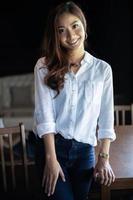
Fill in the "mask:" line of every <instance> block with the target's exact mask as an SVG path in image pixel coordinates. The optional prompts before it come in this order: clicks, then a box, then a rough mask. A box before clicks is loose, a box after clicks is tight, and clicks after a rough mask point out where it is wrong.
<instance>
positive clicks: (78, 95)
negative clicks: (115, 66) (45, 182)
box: [34, 51, 116, 146]
mask: <svg viewBox="0 0 133 200" xmlns="http://www.w3.org/2000/svg"><path fill="white" fill-rule="evenodd" d="M46 73H47V68H46V66H45V59H44V58H40V59H39V60H38V61H37V63H36V66H35V70H34V74H35V112H34V122H35V124H34V132H35V133H36V134H38V136H39V137H40V138H41V137H42V135H44V134H48V133H54V134H57V133H60V134H61V135H62V136H63V137H64V138H66V139H72V138H73V139H75V140H77V141H79V142H83V143H88V144H91V145H93V146H95V145H96V144H97V137H98V139H99V140H100V139H103V138H110V139H111V140H114V139H115V137H116V135H115V132H114V100H113V83H112V70H111V67H110V65H109V64H108V63H106V62H105V61H103V60H100V59H98V58H95V57H94V56H92V55H90V54H89V53H88V52H86V51H85V56H84V58H83V59H82V61H81V67H80V68H79V70H78V72H77V73H76V74H74V73H73V72H71V71H69V72H68V73H66V75H65V83H64V88H63V89H62V90H61V91H60V94H59V95H58V96H57V97H56V98H54V97H55V95H56V91H55V90H52V89H51V88H49V87H48V86H47V85H45V84H44V77H45V75H46ZM97 125H98V131H97V134H96V129H97ZM96 135H97V136H96Z"/></svg>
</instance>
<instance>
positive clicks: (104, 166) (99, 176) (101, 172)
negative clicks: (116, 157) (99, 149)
mask: <svg viewBox="0 0 133 200" xmlns="http://www.w3.org/2000/svg"><path fill="white" fill-rule="evenodd" d="M94 178H95V180H96V181H97V180H99V181H100V183H101V184H104V185H107V186H110V185H111V183H112V182H114V181H115V175H114V172H113V170H112V168H111V166H110V164H109V160H108V159H105V158H101V157H99V158H98V162H97V164H96V166H95V169H94Z"/></svg>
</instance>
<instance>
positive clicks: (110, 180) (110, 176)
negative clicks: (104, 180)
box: [108, 171, 113, 186]
mask: <svg viewBox="0 0 133 200" xmlns="http://www.w3.org/2000/svg"><path fill="white" fill-rule="evenodd" d="M112 178H113V177H112V173H111V171H109V181H108V186H110V185H111V183H112V180H113V179H112Z"/></svg>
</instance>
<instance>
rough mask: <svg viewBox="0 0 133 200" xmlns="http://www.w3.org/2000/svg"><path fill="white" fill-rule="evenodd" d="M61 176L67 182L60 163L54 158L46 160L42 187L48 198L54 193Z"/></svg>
mask: <svg viewBox="0 0 133 200" xmlns="http://www.w3.org/2000/svg"><path fill="white" fill-rule="evenodd" d="M59 175H60V176H61V178H62V180H63V181H64V182H65V175H64V173H63V170H62V168H61V166H60V164H59V162H58V161H57V160H56V159H52V158H48V159H46V163H45V167H44V173H43V179H42V187H44V192H45V193H47V195H48V196H50V195H52V194H53V193H54V191H55V186H56V183H57V180H58V177H59Z"/></svg>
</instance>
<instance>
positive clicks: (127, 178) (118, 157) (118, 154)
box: [101, 125, 133, 200]
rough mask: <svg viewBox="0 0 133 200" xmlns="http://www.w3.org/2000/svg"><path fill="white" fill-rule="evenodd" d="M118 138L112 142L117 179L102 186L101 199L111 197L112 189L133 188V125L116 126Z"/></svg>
mask: <svg viewBox="0 0 133 200" xmlns="http://www.w3.org/2000/svg"><path fill="white" fill-rule="evenodd" d="M115 131H116V137H117V138H116V140H115V141H114V142H112V143H111V148H110V163H111V166H112V168H113V171H114V173H115V176H116V180H115V182H114V183H112V184H111V186H110V187H107V186H102V188H101V200H110V199H111V190H120V189H133V125H126V126H125V125H124V126H116V127H115Z"/></svg>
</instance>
